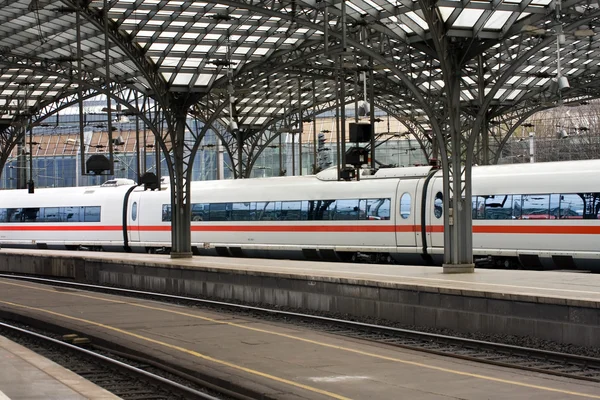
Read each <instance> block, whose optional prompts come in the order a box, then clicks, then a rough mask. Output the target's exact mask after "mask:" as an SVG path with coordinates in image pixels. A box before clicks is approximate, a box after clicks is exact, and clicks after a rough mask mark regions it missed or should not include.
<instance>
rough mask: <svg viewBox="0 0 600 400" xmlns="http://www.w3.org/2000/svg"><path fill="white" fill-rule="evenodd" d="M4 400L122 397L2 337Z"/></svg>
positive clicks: (0, 390) (0, 385) (0, 398)
mask: <svg viewBox="0 0 600 400" xmlns="http://www.w3.org/2000/svg"><path fill="white" fill-rule="evenodd" d="M0 365H1V366H2V367H1V368H0V400H8V399H11V400H21V399H22V400H34V399H40V400H42V399H43V400H50V399H56V400H85V399H96V400H113V399H114V400H116V399H119V397H117V396H114V395H113V394H111V393H110V392H108V391H106V390H104V389H102V388H100V387H98V386H96V385H95V384H93V383H91V382H89V381H87V380H86V379H84V378H82V377H80V376H79V375H77V374H75V373H73V372H71V371H69V370H67V369H64V368H63V367H61V366H60V365H58V364H56V363H54V362H52V361H50V360H48V359H47V358H44V357H42V356H40V355H39V354H36V353H34V352H33V351H31V350H29V349H27V348H25V347H23V346H21V345H19V344H17V343H14V342H12V341H10V340H9V339H7V338H5V337H2V336H0Z"/></svg>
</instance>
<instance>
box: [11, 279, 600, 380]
mask: <svg viewBox="0 0 600 400" xmlns="http://www.w3.org/2000/svg"><path fill="white" fill-rule="evenodd" d="M0 278H11V279H20V280H27V281H32V282H41V283H50V284H57V285H64V286H70V287H76V288H81V289H86V290H98V291H102V292H105V293H106V292H109V293H119V294H126V295H133V296H144V297H147V298H152V299H154V300H163V301H164V300H170V301H182V302H186V303H191V304H204V305H211V306H217V307H223V308H227V309H230V310H231V309H233V310H243V311H250V312H256V313H260V314H263V315H271V316H284V317H292V318H296V319H298V320H303V321H310V322H315V321H316V322H319V323H323V324H334V325H336V326H337V327H336V328H333V327H331V326H330V327H328V328H326V329H324V328H323V327H320V328H319V329H321V330H326V331H329V332H330V333H334V334H337V335H344V336H351V337H355V338H360V339H363V340H369V341H373V342H377V343H383V344H387V345H391V346H394V347H401V348H405V349H409V350H415V351H420V352H427V353H431V354H436V355H441V356H448V357H454V358H459V359H463V360H469V361H474V362H479V363H485V364H491V365H496V366H502V367H508V368H513V369H521V370H526V371H532V372H538V373H543V374H549V375H555V376H562V377H567V378H572V379H578V380H585V381H591V382H600V358H594V357H588V356H581V355H576V354H568V353H561V352H556V351H549V350H543V349H536V348H530V347H522V346H516V345H510V344H504V343H496V342H489V341H483V340H476V339H469V338H463V337H459V336H450V335H443V334H437V333H430V332H422V331H417V330H411V329H404V328H396V327H390V326H383V325H376V324H370V323H365V322H359V321H348V320H344V319H339V318H331V317H325V316H320V315H312V314H304V313H299V312H292V311H285V310H277V309H271V308H264V307H256V306H250V305H245V304H236V303H228V302H224V301H216V300H208V299H200V298H194V297H187V296H178V295H170V294H163V293H154V292H148V291H143V290H134V289H125V288H116V287H110V286H102V285H92V284H84V283H77V282H69V281H62V280H57V279H46V278H39V277H32V276H22V275H10V274H0ZM342 328H345V330H344V329H342ZM402 341H404V343H402ZM440 344H443V345H444V346H446V347H447V348H446V349H445V350H444V349H443V348H441V346H440ZM481 351H484V353H483V354H482V353H481ZM486 352H487V353H486ZM490 352H492V353H491V354H490ZM540 363H542V364H544V363H546V364H547V365H546V367H545V368H542V366H535V365H536V364H540ZM531 364H533V365H534V366H532V365H531ZM559 364H560V365H559ZM572 368H579V369H583V371H581V373H580V374H575V373H573V372H564V371H561V369H562V370H564V369H567V370H568V369H572Z"/></svg>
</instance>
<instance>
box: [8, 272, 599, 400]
mask: <svg viewBox="0 0 600 400" xmlns="http://www.w3.org/2000/svg"><path fill="white" fill-rule="evenodd" d="M59 289H60V290H59ZM0 293H2V295H1V297H0V311H2V312H3V313H18V315H19V316H21V318H29V319H35V320H36V321H38V322H39V323H42V324H44V325H45V326H49V325H52V326H60V327H62V328H63V329H65V330H66V331H68V332H76V333H80V334H82V335H85V336H86V337H87V338H89V339H90V340H91V341H92V343H98V344H100V345H101V346H107V342H109V343H110V344H111V346H113V347H114V346H117V350H121V351H123V349H127V350H128V351H129V352H132V353H134V354H140V353H141V354H144V355H145V356H146V357H149V358H151V359H153V360H154V362H159V363H161V364H162V365H166V366H174V365H178V366H180V367H182V368H185V369H186V370H187V371H190V372H188V373H189V374H194V375H196V376H197V377H200V378H201V379H203V380H205V381H209V382H211V383H213V384H216V383H221V384H223V385H228V386H225V387H226V388H227V389H229V390H234V389H235V391H237V392H238V393H242V394H244V395H245V396H247V397H249V398H261V399H265V400H274V399H277V400H303V399H304V400H324V399H338V400H347V399H411V400H444V399H448V400H450V399H465V400H479V399H488V400H490V399H491V400H496V399H498V400H500V399H507V398H510V399H515V400H520V399H522V400H525V399H527V400H542V399H543V400H559V399H560V400H565V399H600V384H599V383H595V382H586V381H576V380H572V379H568V378H564V377H558V376H549V375H544V374H539V373H535V372H531V371H523V370H515V369H510V368H502V367H499V366H493V365H483V364H479V363H476V362H471V361H466V360H461V359H454V358H449V357H444V356H439V355H434V354H428V353H421V352H417V351H412V350H408V349H403V348H400V347H392V346H388V345H383V344H380V343H373V342H369V341H366V340H361V339H355V338H349V337H343V336H338V335H335V334H330V333H326V332H321V331H319V330H317V329H313V328H307V327H302V326H297V325H290V324H285V323H281V322H275V321H269V320H263V319H255V318H252V317H249V316H244V315H236V314H231V313H225V314H224V313H219V312H218V311H214V310H207V309H201V308H195V307H184V306H181V305H170V304H164V303H159V302H156V301H154V300H144V299H136V298H132V297H122V296H116V295H109V294H105V293H90V292H85V291H82V290H81V291H80V290H76V289H68V290H64V288H55V287H52V286H48V285H41V284H38V283H35V282H25V281H18V280H14V279H4V278H0Z"/></svg>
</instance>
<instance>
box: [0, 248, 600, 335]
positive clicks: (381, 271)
mask: <svg viewBox="0 0 600 400" xmlns="http://www.w3.org/2000/svg"><path fill="white" fill-rule="evenodd" d="M0 271H6V272H19V273H30V274H36V275H46V276H57V277H68V278H72V279H74V280H76V281H82V282H94V283H99V284H112V285H117V286H121V287H127V288H133V289H140V290H157V291H163V292H167V293H173V294H178V295H189V296H207V297H211V298H216V299H224V300H232V299H233V300H239V301H244V302H249V303H259V304H270V305H277V306H282V307H292V308H299V309H307V310H315V311H321V312H329V313H342V314H347V315H355V316H359V317H369V318H378V319H387V320H390V321H395V322H400V323H402V324H405V325H410V326H422V327H432V328H447V329H452V330H456V331H464V332H474V331H479V332H485V333H492V334H511V335H519V336H530V337H537V338H540V339H547V340H552V341H555V342H559V343H572V344H577V345H584V346H600V274H585V273H574V272H559V271H512V270H509V271H506V270H488V269H481V270H479V269H476V270H475V272H474V273H472V274H451V275H448V274H443V272H442V268H440V267H421V266H400V265H377V264H348V263H327V262H307V261H289V260H266V259H242V258H222V257H193V258H188V259H179V258H178V259H173V258H170V257H169V256H168V255H155V254H154V255H144V254H125V253H100V252H67V251H48V250H15V249H2V250H0Z"/></svg>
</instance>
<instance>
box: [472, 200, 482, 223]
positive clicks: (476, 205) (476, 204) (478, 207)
mask: <svg viewBox="0 0 600 400" xmlns="http://www.w3.org/2000/svg"><path fill="white" fill-rule="evenodd" d="M472 204H473V211H472V214H473V219H483V216H484V215H485V213H484V210H485V196H473V200H472Z"/></svg>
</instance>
